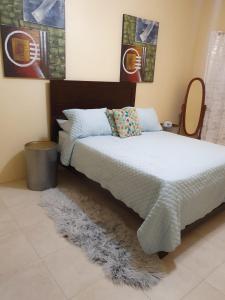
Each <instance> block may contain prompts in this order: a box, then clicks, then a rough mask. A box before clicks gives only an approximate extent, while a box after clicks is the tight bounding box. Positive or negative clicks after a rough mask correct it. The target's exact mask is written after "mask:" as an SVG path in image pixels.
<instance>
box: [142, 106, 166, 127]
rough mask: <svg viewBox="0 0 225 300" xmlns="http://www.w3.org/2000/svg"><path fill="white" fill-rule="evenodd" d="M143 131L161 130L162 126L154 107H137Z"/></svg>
mask: <svg viewBox="0 0 225 300" xmlns="http://www.w3.org/2000/svg"><path fill="white" fill-rule="evenodd" d="M137 112H138V116H139V121H140V125H141V130H142V131H160V130H162V126H161V125H160V123H159V120H158V116H157V113H156V111H155V110H154V108H137Z"/></svg>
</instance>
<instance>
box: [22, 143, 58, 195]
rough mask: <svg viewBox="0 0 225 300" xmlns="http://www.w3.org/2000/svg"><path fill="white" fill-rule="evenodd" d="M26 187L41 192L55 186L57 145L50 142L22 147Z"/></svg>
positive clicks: (28, 144)
mask: <svg viewBox="0 0 225 300" xmlns="http://www.w3.org/2000/svg"><path fill="white" fill-rule="evenodd" d="M24 149H25V157H26V167H27V186H28V188H29V189H31V190H33V191H43V190H46V189H49V188H53V187H55V186H56V185H57V144H56V143H54V142H50V141H41V142H30V143H27V144H26V145H25V146H24Z"/></svg>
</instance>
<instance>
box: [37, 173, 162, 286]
mask: <svg viewBox="0 0 225 300" xmlns="http://www.w3.org/2000/svg"><path fill="white" fill-rule="evenodd" d="M82 180H83V181H82ZM82 180H81V179H78V178H77V179H76V184H70V185H69V184H68V183H67V182H66V180H64V183H63V182H62V183H61V184H60V188H56V189H51V190H48V191H45V192H43V193H42V197H41V206H43V207H45V208H46V209H47V211H48V215H49V216H50V217H51V218H52V219H53V220H54V221H55V224H56V228H57V231H58V232H59V233H60V234H61V235H63V236H64V237H65V238H67V239H68V240H69V241H70V242H71V243H73V244H75V245H76V246H79V247H80V248H81V249H83V250H84V251H85V252H86V254H87V256H88V258H89V259H90V260H91V261H92V262H94V263H97V264H99V265H101V266H102V268H103V270H104V272H105V274H106V276H107V277H108V278H111V280H113V282H114V283H117V284H126V285H129V286H132V287H135V288H141V289H146V288H150V287H152V286H153V285H155V284H156V283H157V282H158V281H159V280H160V278H161V277H162V276H163V271H162V270H163V268H162V263H161V261H160V260H159V259H158V257H157V256H156V255H153V256H149V255H146V254H145V253H144V252H143V251H142V249H141V248H140V246H139V243H138V240H137V236H136V231H137V228H138V226H139V225H140V224H139V223H140V222H141V220H140V219H139V218H138V217H137V216H135V215H133V214H132V213H130V212H129V210H128V209H127V208H125V207H123V206H122V205H121V204H120V203H119V202H118V201H117V200H115V199H114V198H113V197H112V196H111V195H110V194H109V193H108V192H106V191H104V190H102V189H100V188H99V187H97V186H96V185H95V184H93V183H91V182H90V181H88V180H87V179H82Z"/></svg>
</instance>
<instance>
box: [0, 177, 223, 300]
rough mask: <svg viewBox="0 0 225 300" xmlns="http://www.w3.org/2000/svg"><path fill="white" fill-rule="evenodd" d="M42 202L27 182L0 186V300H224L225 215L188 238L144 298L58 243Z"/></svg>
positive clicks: (83, 256) (61, 239)
mask: <svg viewBox="0 0 225 300" xmlns="http://www.w3.org/2000/svg"><path fill="white" fill-rule="evenodd" d="M71 176H74V175H72V174H71ZM87 188H88V186H87ZM39 197H40V192H33V191H29V190H27V189H26V185H25V182H24V181H18V182H13V183H9V184H7V185H6V184H5V185H0V299H1V300H65V299H71V300H103V299H104V300H111V299H116V300H124V299H129V300H133V299H135V300H138V299H140V300H147V299H151V300H178V299H183V300H212V299H213V300H225V212H223V213H220V214H219V215H217V216H216V217H214V218H212V219H211V220H210V221H209V222H207V224H204V225H201V226H199V227H198V228H197V229H196V230H195V231H193V232H191V233H189V234H188V235H186V236H185V237H184V239H183V243H182V245H181V246H180V247H178V249H177V250H176V251H175V252H174V253H172V254H170V255H168V256H167V257H166V258H165V259H164V263H165V266H166V269H167V276H166V277H165V278H164V279H163V280H162V281H161V282H160V283H159V285H158V286H156V287H154V288H153V289H151V290H149V291H144V292H143V291H139V290H135V289H132V288H129V287H126V286H116V285H114V284H113V283H112V282H110V281H109V280H108V279H106V278H105V276H104V274H103V272H102V269H101V267H99V266H96V265H94V264H91V263H90V262H89V261H88V260H87V259H86V257H85V255H84V253H83V252H82V251H81V250H80V249H79V248H76V247H74V246H72V245H70V244H69V243H68V242H67V241H66V240H65V239H63V238H61V237H59V236H58V235H57V233H56V231H55V228H54V224H53V222H52V221H51V220H50V219H49V218H48V217H47V216H46V213H45V211H44V210H43V209H42V208H40V207H39V206H38V200H39Z"/></svg>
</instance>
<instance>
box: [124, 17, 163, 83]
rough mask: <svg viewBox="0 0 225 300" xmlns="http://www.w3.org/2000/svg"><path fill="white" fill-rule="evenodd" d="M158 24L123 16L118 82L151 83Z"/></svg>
mask: <svg viewBox="0 0 225 300" xmlns="http://www.w3.org/2000/svg"><path fill="white" fill-rule="evenodd" d="M158 30H159V23H158V22H156V21H149V20H146V19H141V18H137V17H134V16H130V15H123V30H122V46H121V65H120V80H121V81H130V82H153V80H154V70H155V59H156V49H157V38H158Z"/></svg>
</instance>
